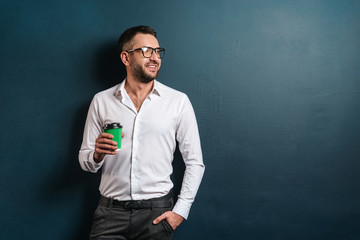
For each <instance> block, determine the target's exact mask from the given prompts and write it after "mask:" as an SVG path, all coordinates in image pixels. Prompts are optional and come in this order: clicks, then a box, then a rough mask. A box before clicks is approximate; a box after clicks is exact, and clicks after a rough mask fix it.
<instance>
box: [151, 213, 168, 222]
mask: <svg viewBox="0 0 360 240" xmlns="http://www.w3.org/2000/svg"><path fill="white" fill-rule="evenodd" d="M164 219H166V215H165V213H163V214H161V215H160V216H159V217H157V218H156V219H155V220H154V221H153V224H158V223H159V222H161V221H162V220H164Z"/></svg>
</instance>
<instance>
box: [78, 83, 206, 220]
mask: <svg viewBox="0 0 360 240" xmlns="http://www.w3.org/2000/svg"><path fill="white" fill-rule="evenodd" d="M125 82H126V80H124V81H123V82H122V83H120V84H118V85H116V86H114V87H112V88H110V89H107V90H105V91H102V92H100V93H98V94H96V95H95V97H94V98H93V100H92V102H91V105H90V108H89V112H88V115H87V119H86V124H85V129H84V135H83V143H82V145H81V149H80V152H79V162H80V165H81V167H82V169H84V170H85V171H90V172H97V171H98V170H99V169H100V168H101V167H102V176H101V183H100V187H99V190H100V193H101V194H102V195H103V196H105V197H108V198H114V199H116V200H120V201H124V200H145V199H151V198H157V197H162V196H164V195H166V194H167V193H168V192H169V191H170V190H171V189H172V187H173V183H172V181H171V179H170V175H171V174H172V172H173V169H172V161H173V155H174V151H175V148H176V141H178V143H179V149H180V152H181V154H182V157H183V159H184V162H185V166H186V169H185V173H184V178H183V183H182V187H181V191H180V195H179V197H178V201H177V202H176V204H175V206H174V208H173V211H174V212H175V213H177V214H179V215H181V216H182V217H184V218H185V219H186V218H187V217H188V214H189V211H190V207H191V205H192V203H193V201H194V199H195V195H196V193H197V190H198V188H199V185H200V182H201V179H202V176H203V174H204V169H205V166H204V164H203V159H202V152H201V145H200V138H199V131H198V126H197V123H196V118H195V114H194V110H193V108H192V106H191V103H190V101H189V99H188V97H187V96H186V95H185V94H184V93H181V92H179V91H176V90H174V89H171V88H169V87H167V86H165V85H163V84H161V83H160V82H157V81H156V80H154V87H153V89H152V91H151V92H150V94H149V95H148V96H147V98H146V99H145V100H144V102H143V104H142V106H141V108H140V110H139V111H137V110H136V108H135V106H134V104H133V102H132V101H131V99H130V97H129V96H128V94H127V92H126V90H125V88H124V86H125ZM112 122H120V123H121V125H122V126H123V133H124V138H123V139H122V144H121V150H120V151H119V152H118V154H117V155H106V156H105V158H104V160H103V161H101V162H100V163H95V162H94V159H93V154H94V150H95V141H96V138H97V137H98V136H99V134H100V133H101V132H102V131H103V129H102V128H103V126H104V125H105V124H107V123H112Z"/></svg>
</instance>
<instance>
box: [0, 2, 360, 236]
mask: <svg viewBox="0 0 360 240" xmlns="http://www.w3.org/2000/svg"><path fill="white" fill-rule="evenodd" d="M138 24H147V25H150V26H152V27H153V28H155V29H156V30H157V31H158V33H159V42H160V44H161V45H162V46H163V47H165V48H166V50H167V52H166V54H167V55H166V58H165V59H164V61H163V68H162V72H161V74H160V76H159V81H161V82H163V83H165V84H167V85H169V86H171V87H173V88H176V89H178V90H181V91H183V92H186V93H187V94H188V95H189V97H190V99H191V101H192V103H193V106H194V108H195V111H196V113H197V118H198V124H199V128H200V134H201V138H202V146H203V152H204V160H205V163H206V166H207V169H206V172H205V176H204V179H203V183H202V185H201V188H200V190H199V193H198V197H197V199H196V202H195V204H194V205H193V208H192V211H191V213H190V218H189V220H188V221H186V222H185V223H184V224H183V225H182V226H181V227H180V228H179V229H178V230H177V231H176V233H175V238H174V239H176V240H179V239H196V240H198V239H204V240H205V239H206V240H213V239H214V240H218V239H246V240H265V239H266V240H269V239H276V240H280V239H281V240H289V239H292V240H294V239H300V240H303V239H307V240H309V239H310V240H331V239H342V240H348V239H354V240H355V239H356V240H357V239H360V229H359V225H360V188H359V182H360V174H359V172H360V161H359V160H360V124H359V119H360V83H359V82H360V2H359V1H356V0H354V1H343V0H338V1H335V0H333V1H329V0H323V1H318V0H305V1H286V0H283V1H280V0H278V1H276V0H273V1H251V0H247V1H239V0H228V1H208V0H201V1H181V2H175V3H174V2H173V1H166V0H164V1H78V0H72V1H48V0H36V1H1V2H0V31H1V38H0V42H1V45H0V46H1V48H0V67H1V73H0V81H1V85H0V89H1V90H0V91H1V102H0V106H1V120H0V121H1V122H0V128H1V129H0V131H1V135H0V147H1V151H0V153H1V174H0V192H1V193H0V220H1V222H0V223H1V230H0V239H76V240H78V239H86V238H87V234H88V232H89V228H90V224H91V217H92V214H93V211H94V208H95V206H96V202H97V197H98V192H97V188H98V181H99V174H95V175H94V174H90V173H86V172H83V171H82V170H81V169H80V167H79V164H78V160H77V152H78V149H79V147H80V144H81V138H82V131H83V126H84V122H85V118H86V113H87V109H88V106H89V103H90V101H91V98H92V97H93V95H94V94H95V93H97V92H99V91H101V90H103V89H106V88H108V87H110V86H112V85H115V84H116V83H118V82H119V81H121V80H122V79H123V77H124V72H123V69H122V68H121V66H120V61H119V60H118V59H117V56H116V42H117V38H118V36H119V35H120V34H121V32H122V31H123V30H125V29H126V28H128V27H130V26H133V25H138ZM176 156H177V157H176V161H175V166H176V167H179V168H180V170H181V168H182V167H183V166H182V165H181V164H180V163H179V155H178V153H177V155H176ZM179 172H181V171H176V173H175V176H174V179H175V181H177V182H179V181H181V175H179ZM34 236H35V237H34Z"/></svg>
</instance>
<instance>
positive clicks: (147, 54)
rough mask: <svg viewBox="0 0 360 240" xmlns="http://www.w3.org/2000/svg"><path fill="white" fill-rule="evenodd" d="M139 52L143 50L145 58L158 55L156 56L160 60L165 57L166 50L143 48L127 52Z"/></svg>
mask: <svg viewBox="0 0 360 240" xmlns="http://www.w3.org/2000/svg"><path fill="white" fill-rule="evenodd" d="M138 50H141V52H142V55H143V57H145V58H151V57H152V55H153V53H154V52H155V53H156V56H157V57H159V58H163V57H164V56H165V49H164V48H152V47H142V48H136V49H131V50H127V51H126V52H134V51H138Z"/></svg>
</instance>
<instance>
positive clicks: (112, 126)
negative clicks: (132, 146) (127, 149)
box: [104, 122, 122, 151]
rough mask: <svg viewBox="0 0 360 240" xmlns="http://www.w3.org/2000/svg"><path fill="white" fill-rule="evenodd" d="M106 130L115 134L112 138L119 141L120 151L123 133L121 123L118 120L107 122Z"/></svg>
mask: <svg viewBox="0 0 360 240" xmlns="http://www.w3.org/2000/svg"><path fill="white" fill-rule="evenodd" d="M104 132H105V133H110V134H111V135H113V136H114V138H113V139H112V140H113V141H115V142H117V147H118V149H117V150H116V151H119V150H120V149H121V135H122V126H121V124H120V123H117V122H114V123H108V124H105V126H104Z"/></svg>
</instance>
